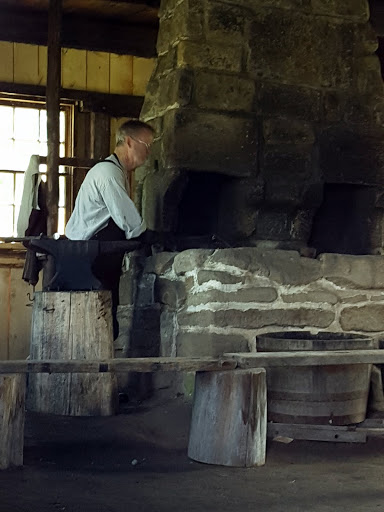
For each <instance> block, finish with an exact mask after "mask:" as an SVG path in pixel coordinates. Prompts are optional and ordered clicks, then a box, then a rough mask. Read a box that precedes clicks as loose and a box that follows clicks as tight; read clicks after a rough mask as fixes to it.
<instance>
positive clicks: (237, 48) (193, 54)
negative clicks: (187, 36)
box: [177, 41, 243, 73]
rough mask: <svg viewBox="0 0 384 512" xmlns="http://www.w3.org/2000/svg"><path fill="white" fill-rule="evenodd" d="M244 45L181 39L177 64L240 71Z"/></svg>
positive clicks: (182, 66) (196, 67)
mask: <svg viewBox="0 0 384 512" xmlns="http://www.w3.org/2000/svg"><path fill="white" fill-rule="evenodd" d="M242 57H243V47H242V46H241V45H240V44H237V45H230V44H229V43H228V45H225V46H223V45H222V44H220V43H216V44H213V43H210V44H207V43H206V44H204V43H203V42H202V41H200V43H195V42H193V41H181V42H180V43H179V44H178V46H177V65H178V67H181V68H185V67H189V68H193V69H198V68H205V69H212V70H221V71H229V72H233V73H240V72H241V71H242V62H243V58H242Z"/></svg>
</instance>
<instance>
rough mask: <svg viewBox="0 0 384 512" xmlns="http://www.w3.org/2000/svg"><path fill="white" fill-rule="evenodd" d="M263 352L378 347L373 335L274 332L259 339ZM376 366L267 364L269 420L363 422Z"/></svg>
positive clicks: (331, 422)
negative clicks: (290, 365) (285, 365)
mask: <svg viewBox="0 0 384 512" xmlns="http://www.w3.org/2000/svg"><path fill="white" fill-rule="evenodd" d="M256 347H257V351H258V352H276V351H279V352H286V351H304V350H359V349H372V348H377V342H376V341H375V340H373V339H372V338H369V337H366V336H361V335H354V334H346V333H330V332H319V333H318V334H316V335H313V334H311V333H310V332H308V331H301V332H296V331H291V332H275V333H270V334H263V335H259V336H257V338H256ZM371 368H372V365H371V364H350V365H330V366H307V367H305V366H303V367H289V368H283V367H279V368H268V370H267V400H268V421H273V422H276V423H299V424H300V423H305V424H314V425H325V424H333V425H349V424H352V423H360V422H362V421H364V419H365V415H366V410H367V401H368V393H369V383H370V374H371Z"/></svg>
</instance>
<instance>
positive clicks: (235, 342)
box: [176, 332, 249, 357]
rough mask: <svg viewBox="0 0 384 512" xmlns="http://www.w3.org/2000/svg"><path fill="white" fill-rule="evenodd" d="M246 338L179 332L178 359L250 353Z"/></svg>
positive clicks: (177, 341)
mask: <svg viewBox="0 0 384 512" xmlns="http://www.w3.org/2000/svg"><path fill="white" fill-rule="evenodd" d="M248 350H249V349H248V342H247V340H246V339H245V338H243V337H242V336H239V335H234V334H228V335H225V334H215V333H208V332H207V333H192V332H179V333H178V335H177V339H176V354H177V356H178V357H219V356H221V355H222V354H224V353H225V352H248Z"/></svg>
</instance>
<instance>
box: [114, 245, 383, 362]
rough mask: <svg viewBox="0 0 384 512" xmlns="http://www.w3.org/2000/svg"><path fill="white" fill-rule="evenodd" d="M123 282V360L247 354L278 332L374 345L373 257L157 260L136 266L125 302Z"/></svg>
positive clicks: (254, 253)
mask: <svg viewBox="0 0 384 512" xmlns="http://www.w3.org/2000/svg"><path fill="white" fill-rule="evenodd" d="M133 266H134V265H132V263H131V264H130V268H131V269H132V267H133ZM136 276H138V274H136ZM131 277H132V276H130V275H129V272H128V273H127V274H125V275H124V276H123V280H122V287H121V290H122V295H123V296H124V297H123V305H121V306H120V308H119V316H120V320H122V323H121V332H122V334H121V336H122V337H124V336H125V338H126V347H129V346H130V347H131V349H130V351H129V352H128V353H129V355H134V354H135V355H154V356H155V355H161V356H195V357H198V356H218V355H220V354H223V353H224V352H228V351H230V352H233V351H237V352H239V351H240V352H247V351H254V350H255V338H256V335H258V334H262V333H266V332H272V331H278V330H301V329H303V330H310V331H312V332H317V331H319V330H326V331H331V332H351V333H352V332H353V333H363V334H369V335H373V336H375V337H382V336H383V335H384V258H383V257H382V256H348V255H338V254H322V255H321V256H319V257H318V258H317V259H310V258H303V257H300V255H299V253H298V252H296V251H279V250H277V251H270V250H262V249H258V248H238V249H219V250H206V249H192V250H188V251H183V252H181V253H165V252H163V253H159V254H157V255H155V256H152V257H150V258H147V259H146V260H145V261H143V262H142V265H141V270H140V274H139V281H138V290H139V292H138V295H137V296H136V299H130V300H128V299H127V297H128V295H127V294H126V293H124V282H126V283H128V282H130V281H131ZM125 280H127V281H125ZM124 298H125V300H124ZM132 312H135V315H136V322H137V321H138V323H136V324H135V322H134V321H132ZM140 330H141V332H140ZM149 347H150V352H148V349H149ZM132 350H133V352H132Z"/></svg>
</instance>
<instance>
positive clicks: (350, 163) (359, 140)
mask: <svg viewBox="0 0 384 512" xmlns="http://www.w3.org/2000/svg"><path fill="white" fill-rule="evenodd" d="M380 132H381V130H380V131H379V130H376V133H373V134H370V133H364V131H362V130H356V131H352V130H351V129H350V128H349V129H348V130H347V129H345V128H342V127H338V128H334V129H329V130H327V131H324V132H323V133H322V134H321V136H320V138H319V148H320V167H321V170H322V171H323V174H324V178H325V180H326V181H327V182H329V183H356V184H366V185H370V184H372V185H378V184H380V185H384V173H383V168H384V141H383V136H382V133H380Z"/></svg>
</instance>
